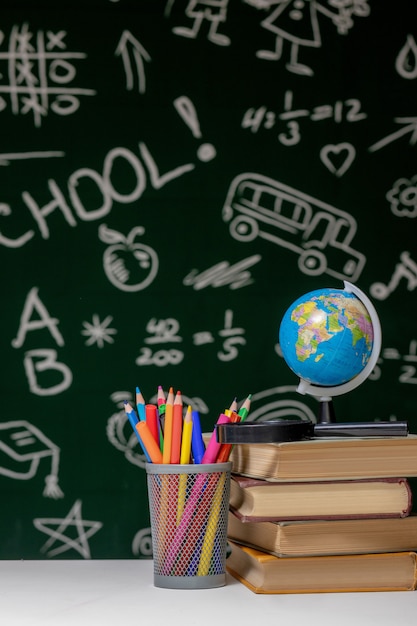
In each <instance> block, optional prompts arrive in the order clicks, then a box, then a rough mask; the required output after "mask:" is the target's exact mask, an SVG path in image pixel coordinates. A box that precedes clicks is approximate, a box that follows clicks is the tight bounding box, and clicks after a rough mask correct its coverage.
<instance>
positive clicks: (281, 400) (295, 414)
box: [250, 385, 318, 422]
mask: <svg viewBox="0 0 417 626" xmlns="http://www.w3.org/2000/svg"><path fill="white" fill-rule="evenodd" d="M313 400H314V399H313ZM309 401H310V403H312V401H311V400H309ZM317 409H318V404H317ZM286 418H293V419H301V420H311V421H312V422H315V421H316V414H315V412H314V411H313V410H312V409H311V408H310V406H309V405H308V404H306V402H303V401H302V400H300V394H299V393H298V392H297V386H296V385H281V386H277V387H272V388H271V389H264V390H263V391H259V392H257V393H254V394H252V403H251V410H250V419H251V421H254V422H263V421H265V420H270V419H286Z"/></svg>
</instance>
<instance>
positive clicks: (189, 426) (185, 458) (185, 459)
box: [180, 405, 193, 465]
mask: <svg viewBox="0 0 417 626" xmlns="http://www.w3.org/2000/svg"><path fill="white" fill-rule="evenodd" d="M192 432H193V415H192V409H191V406H190V405H188V408H187V412H186V414H185V417H184V423H183V426H182V439H181V455H180V463H181V464H182V465H184V464H187V463H189V462H190V454H191V439H192Z"/></svg>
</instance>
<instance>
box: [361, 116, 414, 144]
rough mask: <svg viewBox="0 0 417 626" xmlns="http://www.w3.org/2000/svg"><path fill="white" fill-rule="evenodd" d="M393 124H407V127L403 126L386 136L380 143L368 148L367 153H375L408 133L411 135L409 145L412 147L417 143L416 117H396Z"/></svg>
mask: <svg viewBox="0 0 417 626" xmlns="http://www.w3.org/2000/svg"><path fill="white" fill-rule="evenodd" d="M394 122H395V123H396V124H407V126H404V127H403V128H401V129H400V130H397V132H395V133H392V134H391V135H387V137H384V138H383V139H381V140H380V141H377V142H376V143H374V144H373V145H372V146H370V147H369V148H368V150H369V152H376V151H377V150H380V149H381V148H384V147H385V146H387V145H388V144H389V143H392V142H393V141H396V140H397V139H400V138H401V137H404V135H408V133H411V137H410V145H411V146H413V145H414V144H415V143H416V142H417V117H396V118H395V119H394Z"/></svg>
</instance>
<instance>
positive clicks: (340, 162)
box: [320, 142, 356, 178]
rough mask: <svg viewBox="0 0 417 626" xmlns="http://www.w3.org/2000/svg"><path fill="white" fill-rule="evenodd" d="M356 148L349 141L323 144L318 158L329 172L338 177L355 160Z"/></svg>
mask: <svg viewBox="0 0 417 626" xmlns="http://www.w3.org/2000/svg"><path fill="white" fill-rule="evenodd" d="M355 156H356V150H355V148H354V146H352V144H351V143H346V142H344V143H339V144H336V145H328V146H324V147H323V148H322V149H321V150H320V159H321V161H322V163H324V165H325V166H326V167H327V169H328V170H329V172H331V173H332V174H334V175H335V176H337V177H339V178H340V176H343V174H345V172H347V170H348V169H349V168H350V166H351V165H352V163H353V161H354V160H355Z"/></svg>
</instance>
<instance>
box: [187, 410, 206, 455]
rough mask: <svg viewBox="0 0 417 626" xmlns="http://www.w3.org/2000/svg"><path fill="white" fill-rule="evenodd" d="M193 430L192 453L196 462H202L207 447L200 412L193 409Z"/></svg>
mask: <svg viewBox="0 0 417 626" xmlns="http://www.w3.org/2000/svg"><path fill="white" fill-rule="evenodd" d="M192 418H193V430H192V433H191V454H192V456H193V460H194V463H201V461H202V459H203V456H204V452H205V451H206V447H205V445H204V440H203V433H202V431H201V423H200V414H199V413H198V411H192Z"/></svg>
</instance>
